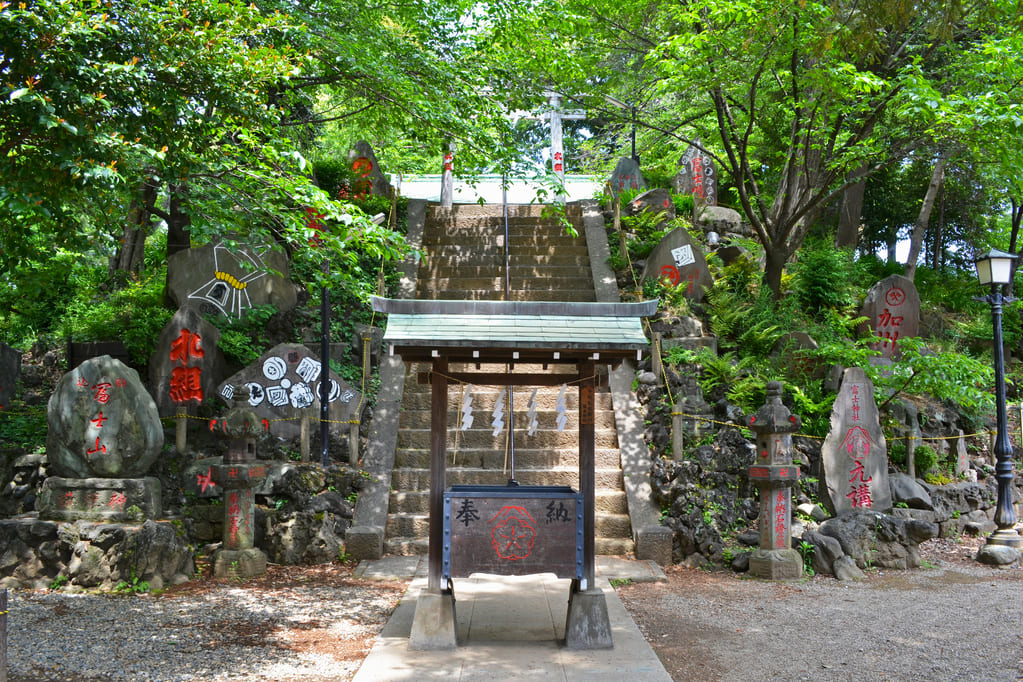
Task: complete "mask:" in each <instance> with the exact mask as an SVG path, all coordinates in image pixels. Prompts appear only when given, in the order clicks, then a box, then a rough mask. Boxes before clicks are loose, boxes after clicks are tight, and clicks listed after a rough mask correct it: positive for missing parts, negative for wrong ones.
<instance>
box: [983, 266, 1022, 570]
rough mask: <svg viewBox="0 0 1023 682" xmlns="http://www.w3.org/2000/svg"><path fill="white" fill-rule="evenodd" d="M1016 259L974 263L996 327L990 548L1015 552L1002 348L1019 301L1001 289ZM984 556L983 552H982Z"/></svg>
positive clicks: (1017, 543)
mask: <svg viewBox="0 0 1023 682" xmlns="http://www.w3.org/2000/svg"><path fill="white" fill-rule="evenodd" d="M1016 258H1017V256H1016V255H1014V254H1011V253H1006V252H1004V251H999V250H997V249H991V250H990V251H988V252H987V253H983V254H981V255H979V256H977V257H976V259H974V264H975V265H976V266H977V278H978V279H979V280H980V283H981V284H990V285H991V293H990V294H988V295H987V296H980V297H977V300H978V301H987V302H988V303H989V304H990V305H991V321H992V323H993V325H994V353H995V397H996V403H997V421H998V424H997V429H998V431H997V434H996V437H995V445H994V452H995V460H996V464H995V478H996V479H997V480H998V502H997V507H996V509H995V519H994V520H995V524H996V525H997V526H998V529H997V530H996V531H995V532H994V533H992V534H991V535H990V536H989V537H988V540H987V544H988V545H995V546H998V545H1001V546H1007V547H1013V548H1017V549H1018V548H1020V547H1023V537H1020V535H1019V533H1017V532H1016V510H1015V508H1014V506H1013V503H1012V481H1013V478H1014V476H1013V473H1012V470H1013V464H1012V443H1010V442H1009V428H1008V419H1007V417H1006V412H1005V354H1004V351H1003V347H1002V304H1003V303H1011V302H1012V301H1015V300H1016V299H1015V298H1013V297H1011V296H1003V295H1002V286H1003V285H1005V284H1008V283H1009V282H1011V281H1012V262H1013V261H1014V260H1016ZM981 551H982V552H983V551H984V550H983V548H982V549H981Z"/></svg>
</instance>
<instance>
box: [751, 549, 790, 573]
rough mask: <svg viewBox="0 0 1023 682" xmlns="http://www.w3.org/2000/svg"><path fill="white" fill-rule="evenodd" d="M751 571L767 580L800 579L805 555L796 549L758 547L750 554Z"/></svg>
mask: <svg viewBox="0 0 1023 682" xmlns="http://www.w3.org/2000/svg"><path fill="white" fill-rule="evenodd" d="M749 572H750V575H755V576H757V577H758V578H766V579H767V580H799V579H800V578H802V577H803V557H801V556H800V555H799V552H797V551H796V550H794V549H758V550H756V551H754V552H753V554H751V555H750V558H749Z"/></svg>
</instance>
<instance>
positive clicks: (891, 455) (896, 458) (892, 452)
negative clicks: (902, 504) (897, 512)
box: [888, 441, 906, 506]
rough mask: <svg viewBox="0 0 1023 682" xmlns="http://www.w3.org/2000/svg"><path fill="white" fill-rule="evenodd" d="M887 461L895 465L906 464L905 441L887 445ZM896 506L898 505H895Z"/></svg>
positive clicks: (902, 465)
mask: <svg viewBox="0 0 1023 682" xmlns="http://www.w3.org/2000/svg"><path fill="white" fill-rule="evenodd" d="M888 461H889V462H891V463H892V464H894V465H895V466H897V467H905V466H906V442H905V441H897V442H894V443H890V444H889V446H888ZM896 506H898V505H896Z"/></svg>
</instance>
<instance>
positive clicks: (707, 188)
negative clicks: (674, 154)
mask: <svg viewBox="0 0 1023 682" xmlns="http://www.w3.org/2000/svg"><path fill="white" fill-rule="evenodd" d="M678 165H679V169H678V175H676V176H675V178H674V179H673V181H672V184H673V185H674V186H675V191H676V192H678V193H679V194H692V195H693V201H694V203H695V204H696V205H697V206H717V203H718V176H717V169H716V168H715V167H714V159H712V158H711V157H710V155H709V154H707V153H706V152H705V151H703V150H701V149H700V141H699V140H696V142H695V144H691V145H689V149H687V150H686V153H685V154H683V155H682V158H681V159H680V160H679V162H678Z"/></svg>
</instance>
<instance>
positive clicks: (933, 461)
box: [913, 445, 938, 474]
mask: <svg viewBox="0 0 1023 682" xmlns="http://www.w3.org/2000/svg"><path fill="white" fill-rule="evenodd" d="M937 467H938V453H937V452H935V451H934V448H932V447H931V446H929V445H918V446H917V448H916V450H914V451H913V468H914V469H915V470H916V471H917V473H918V474H927V473H930V472H931V471H932V470H934V469H937Z"/></svg>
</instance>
